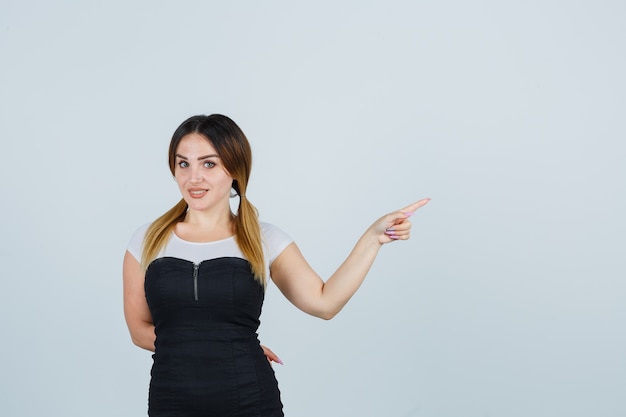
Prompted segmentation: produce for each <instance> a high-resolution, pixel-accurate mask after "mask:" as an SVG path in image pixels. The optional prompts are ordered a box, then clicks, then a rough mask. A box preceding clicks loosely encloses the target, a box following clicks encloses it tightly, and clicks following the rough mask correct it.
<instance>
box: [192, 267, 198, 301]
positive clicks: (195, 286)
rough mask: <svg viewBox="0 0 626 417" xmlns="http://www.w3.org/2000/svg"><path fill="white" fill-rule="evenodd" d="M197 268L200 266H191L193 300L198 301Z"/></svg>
mask: <svg viewBox="0 0 626 417" xmlns="http://www.w3.org/2000/svg"><path fill="white" fill-rule="evenodd" d="M198 268H200V265H198V264H193V298H194V300H196V301H198Z"/></svg>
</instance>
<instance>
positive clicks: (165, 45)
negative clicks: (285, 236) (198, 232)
mask: <svg viewBox="0 0 626 417" xmlns="http://www.w3.org/2000/svg"><path fill="white" fill-rule="evenodd" d="M625 21H626V6H625V4H624V3H623V2H621V1H608V0H606V1H598V0H594V1H591V0H585V1H575V2H574V1H565V0H563V1H555V0H551V1H550V0H541V1H539V0H536V1H496V0H491V1H473V2H469V1H461V0H449V1H436V2H435V1H431V2H427V1H411V2H410V1H404V2H402V1H384V2H383V1H363V0H360V1H339V2H334V1H333V2H331V1H315V2H306V3H305V2H290V1H233V2H226V1H220V2H218V1H195V2H192V1H177V2H167V4H165V2H154V1H134V2H128V1H120V0H111V1H108V2H95V1H59V0H56V1H43V0H31V1H17V0H13V1H11V0H2V2H1V3H0V56H1V58H0V59H1V65H0V139H1V144H2V148H1V149H2V151H1V152H2V164H1V165H0V177H1V178H2V182H1V185H0V186H1V187H2V188H1V195H2V206H1V210H2V211H1V214H2V237H3V238H2V241H1V243H0V261H1V263H2V264H1V274H2V281H1V283H2V285H1V290H0V413H1V414H2V415H3V416H42V415H49V416H86V415H88V416H93V417H96V416H113V415H116V416H141V415H145V411H146V395H147V384H148V380H149V369H150V364H151V358H150V354H149V353H148V352H145V351H141V350H140V349H138V348H136V347H134V346H133V345H132V344H131V342H130V339H129V337H128V334H127V330H126V327H125V323H124V320H123V315H122V280H121V261H122V256H123V254H124V250H125V246H126V243H127V241H128V239H129V237H130V235H131V233H132V232H133V231H134V230H135V228H137V227H138V226H139V225H141V224H142V223H144V222H147V221H151V220H153V219H154V218H155V217H157V216H158V215H160V214H161V213H162V212H164V211H165V210H166V209H167V208H169V207H170V206H171V205H172V204H174V202H175V201H176V200H177V199H178V193H177V189H176V186H175V183H174V182H173V181H172V179H171V176H170V175H169V172H168V169H167V163H166V151H167V144H168V141H169V138H170V136H171V134H172V132H173V130H174V129H175V128H176V126H177V125H178V124H179V123H180V122H181V121H182V120H184V119H185V118H186V117H188V116H190V115H193V114H198V113H214V112H219V113H224V114H227V115H229V116H231V117H232V118H233V119H235V120H236V121H237V122H238V123H239V124H240V126H241V127H242V128H243V130H244V131H245V132H246V134H247V135H248V137H249V139H250V141H251V142H252V145H253V150H254V154H255V162H254V170H253V177H252V183H251V185H250V187H251V188H250V191H249V196H250V198H251V200H252V201H253V202H254V203H255V204H256V205H257V206H258V208H259V210H260V213H261V217H262V218H263V220H265V221H269V222H272V223H275V224H277V225H279V226H280V227H281V228H283V229H284V230H286V231H287V232H288V233H289V234H291V235H292V237H294V239H295V240H296V241H297V242H298V244H299V245H300V246H301V248H302V250H303V252H304V253H305V255H306V256H307V257H308V259H309V261H310V263H311V264H312V265H313V266H314V267H315V268H316V269H317V270H318V271H319V272H320V273H321V274H322V275H324V276H327V275H328V274H329V273H331V272H332V271H333V270H334V268H335V267H336V266H337V265H338V264H339V263H340V262H341V260H342V259H343V257H344V256H345V255H346V254H347V253H348V251H349V250H350V248H351V246H352V244H353V243H354V242H355V240H356V239H357V238H358V236H359V235H360V233H361V232H362V231H363V230H364V229H365V228H366V227H367V226H368V225H369V224H370V223H371V222H372V221H373V220H374V219H376V218H377V217H379V216H380V215H382V214H384V213H386V212H388V211H391V210H395V209H398V208H400V207H402V206H404V205H405V204H408V203H410V202H412V201H414V200H417V199H419V198H423V197H432V199H433V200H432V202H431V203H430V204H429V205H428V206H427V207H425V208H424V209H423V210H422V211H420V212H419V213H418V215H416V216H415V218H414V224H415V226H414V232H415V233H414V238H413V239H412V240H410V241H409V242H402V243H397V244H393V245H388V246H386V247H384V248H383V250H382V252H381V254H380V257H379V259H378V260H377V262H376V264H375V266H374V268H373V270H372V271H371V274H370V276H369V277H368V279H367V280H366V282H365V284H364V285H363V287H362V288H361V290H360V291H359V292H358V293H357V294H356V296H355V297H354V298H353V300H352V301H351V302H350V303H349V304H348V305H347V307H346V308H345V309H344V311H343V312H342V313H341V314H340V315H339V316H338V317H337V318H336V319H334V320H332V321H330V322H324V321H321V320H318V319H314V318H312V317H309V316H306V315H305V314H303V313H301V312H299V311H297V310H296V309H295V308H294V307H293V306H291V305H290V304H288V303H287V302H286V301H285V300H284V298H283V297H282V295H280V293H279V292H278V291H277V290H276V288H275V287H270V289H269V291H268V294H267V300H266V305H265V310H264V314H263V317H262V319H263V325H262V328H261V340H262V342H264V343H265V344H267V345H269V346H270V347H271V348H272V349H274V350H275V351H276V352H277V353H278V354H279V355H280V356H281V358H282V359H283V360H284V361H285V365H284V366H275V369H276V373H277V377H278V379H279V383H280V387H281V390H282V393H283V400H284V404H285V411H286V413H287V415H288V416H290V417H308V416H311V417H313V416H330V417H333V416H337V417H345V416H372V417H373V416H398V417H413V416H420V417H426V416H428V417H461V416H462V417H487V416H490V417H495V416H506V417H518V416H532V417H542V416H546V417H553V416H570V417H571V416H624V415H626V400H625V394H626V355H625V352H626V333H625V330H624V323H625V320H626V296H625V294H626V284H625V282H624V279H625V277H626V273H625V272H626V271H625V269H626V268H625V261H624V259H625V257H624V252H625V249H626V247H625V246H626V244H625V241H624V236H625V233H626V222H625V221H624V213H625V211H626V196H625V186H624V182H625V181H624V180H625V178H626V167H625V161H626V158H625V157H626V147H625V145H624V139H625V133H626V126H625V123H624V115H625V111H626V99H625V94H626V82H625V81H624V79H625V78H624V74H626V54H625V53H624V51H625V50H626V49H625V48H626V26H625V25H624V22H625Z"/></svg>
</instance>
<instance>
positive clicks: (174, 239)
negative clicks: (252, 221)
mask: <svg viewBox="0 0 626 417" xmlns="http://www.w3.org/2000/svg"><path fill="white" fill-rule="evenodd" d="M260 225H261V238H262V239H263V251H264V256H265V269H266V273H267V276H269V266H270V265H271V264H272V262H273V261H274V259H276V257H278V255H280V253H281V252H282V251H283V250H284V249H285V248H286V247H287V246H288V245H289V244H290V243H291V242H293V240H292V239H291V238H290V237H289V236H288V235H287V234H286V233H285V232H283V231H282V230H281V229H279V228H278V227H276V226H274V225H273V224H270V223H265V222H260ZM149 227H150V223H147V224H144V225H143V226H141V227H140V228H139V229H137V230H136V231H135V233H134V234H133V236H132V237H131V239H130V242H129V243H128V247H127V250H128V252H130V254H131V255H132V256H133V257H134V258H135V259H136V260H137V261H138V262H141V252H142V250H143V239H144V237H145V235H146V232H147V231H148V228H149ZM164 257H173V258H180V259H185V260H188V261H191V262H193V263H196V264H199V263H200V262H202V261H205V260H208V259H215V258H223V257H235V258H241V259H246V258H245V256H243V253H241V249H239V246H238V245H237V242H236V241H235V237H234V236H231V237H228V238H226V239H222V240H217V241H214V242H206V243H197V242H188V241H186V240H183V239H181V238H180V237H178V235H176V233H174V232H172V234H171V235H170V239H169V240H168V242H167V244H166V245H165V247H164V248H163V249H162V250H161V252H159V255H158V256H157V258H164Z"/></svg>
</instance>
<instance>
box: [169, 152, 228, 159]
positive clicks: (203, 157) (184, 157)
mask: <svg viewBox="0 0 626 417" xmlns="http://www.w3.org/2000/svg"><path fill="white" fill-rule="evenodd" d="M176 157H177V158H180V159H184V160H188V159H189V158H187V157H186V156H183V155H181V154H179V153H177V154H176ZM219 157H220V156H219V155H217V154H211V155H204V156H200V157H199V158H198V161H202V160H203V159H207V158H219Z"/></svg>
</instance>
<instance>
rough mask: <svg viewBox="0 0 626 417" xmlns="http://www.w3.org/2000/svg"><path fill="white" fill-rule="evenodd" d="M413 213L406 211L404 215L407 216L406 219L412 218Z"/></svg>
mask: <svg viewBox="0 0 626 417" xmlns="http://www.w3.org/2000/svg"><path fill="white" fill-rule="evenodd" d="M413 213H414V212H413V211H405V212H404V215H405V216H406V217H411V216H412V215H413Z"/></svg>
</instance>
